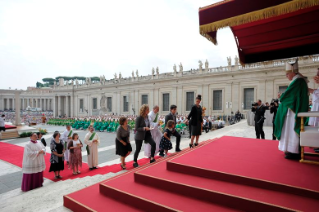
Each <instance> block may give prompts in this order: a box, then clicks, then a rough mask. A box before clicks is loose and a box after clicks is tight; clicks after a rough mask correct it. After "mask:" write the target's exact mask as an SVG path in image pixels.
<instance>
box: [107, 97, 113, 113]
mask: <svg viewBox="0 0 319 212" xmlns="http://www.w3.org/2000/svg"><path fill="white" fill-rule="evenodd" d="M107 110H108V111H109V112H111V111H112V97H107Z"/></svg>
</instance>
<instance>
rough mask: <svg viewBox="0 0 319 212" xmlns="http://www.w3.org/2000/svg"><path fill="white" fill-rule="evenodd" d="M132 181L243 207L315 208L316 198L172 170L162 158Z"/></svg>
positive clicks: (268, 208) (317, 206) (272, 209)
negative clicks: (167, 167) (161, 160)
mask: <svg viewBox="0 0 319 212" xmlns="http://www.w3.org/2000/svg"><path fill="white" fill-rule="evenodd" d="M183 157H187V154H186V155H184V156H183ZM135 181H136V182H137V183H141V184H144V185H148V186H151V187H157V188H162V189H165V190H167V191H171V192H175V193H178V194H181V195H187V196H189V197H191V198H198V199H202V200H206V201H209V202H213V203H219V204H224V205H228V206H229V207H234V208H237V209H239V210H243V211H256V209H258V211H296V210H298V211H315V210H316V209H318V208H319V201H318V200H317V199H316V198H307V197H302V196H299V195H293V194H290V193H285V192H280V191H273V190H267V189H262V188H257V187H251V186H246V185H241V184H236V183H230V182H225V181H219V180H215V179H208V178H203V177H198V176H194V175H188V174H183V173H178V172H172V171H169V170H167V169H166V162H160V163H158V164H157V165H156V166H151V167H148V168H147V169H142V170H139V171H137V172H135Z"/></svg>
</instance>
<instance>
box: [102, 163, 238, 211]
mask: <svg viewBox="0 0 319 212" xmlns="http://www.w3.org/2000/svg"><path fill="white" fill-rule="evenodd" d="M152 167H157V164H155V165H153V166H152ZM100 192H101V193H102V194H104V195H106V196H108V197H112V198H114V199H116V200H119V201H121V202H125V203H126V204H128V205H132V206H134V207H136V208H138V209H140V210H143V211H220V212H222V211H236V210H235V209H232V208H228V207H226V206H222V205H218V204H214V203H210V202H206V201H202V200H198V199H194V198H191V197H187V196H184V195H180V194H176V193H172V192H170V191H169V190H163V189H161V188H159V187H158V186H157V187H151V186H146V185H143V184H140V183H136V182H134V172H129V173H125V174H123V175H122V176H120V177H118V178H114V179H112V180H109V181H106V182H103V183H101V184H100Z"/></svg>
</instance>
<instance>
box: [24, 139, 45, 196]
mask: <svg viewBox="0 0 319 212" xmlns="http://www.w3.org/2000/svg"><path fill="white" fill-rule="evenodd" d="M44 155H45V147H44V146H43V144H42V143H41V142H38V141H37V134H36V133H32V135H31V136H30V141H29V142H28V143H27V144H26V145H25V147H24V153H23V161H22V173H23V177H22V185H21V190H22V191H29V190H32V189H35V188H38V187H41V186H42V184H43V171H44V170H45V160H44Z"/></svg>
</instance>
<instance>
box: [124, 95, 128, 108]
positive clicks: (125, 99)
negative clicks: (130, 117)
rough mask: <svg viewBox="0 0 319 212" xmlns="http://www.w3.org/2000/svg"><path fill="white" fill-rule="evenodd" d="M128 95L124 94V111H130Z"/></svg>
mask: <svg viewBox="0 0 319 212" xmlns="http://www.w3.org/2000/svg"><path fill="white" fill-rule="evenodd" d="M127 100H128V99H127V96H123V112H128V101H127Z"/></svg>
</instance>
